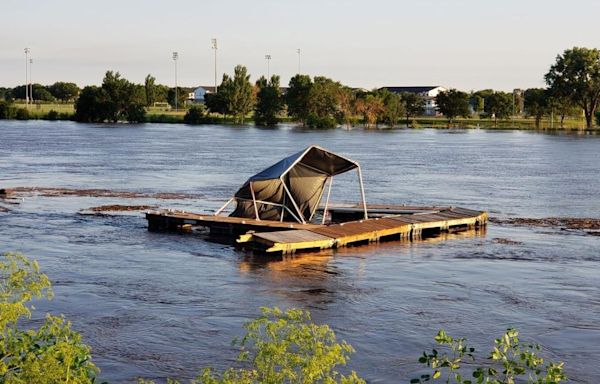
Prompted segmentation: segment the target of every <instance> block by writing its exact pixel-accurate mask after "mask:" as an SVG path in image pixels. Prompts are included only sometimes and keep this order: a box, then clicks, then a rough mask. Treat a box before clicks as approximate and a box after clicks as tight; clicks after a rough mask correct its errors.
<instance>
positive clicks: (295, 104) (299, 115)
mask: <svg viewBox="0 0 600 384" xmlns="http://www.w3.org/2000/svg"><path fill="white" fill-rule="evenodd" d="M312 85H313V83H312V80H311V79H310V76H308V75H300V74H298V75H296V76H294V77H292V78H291V79H290V82H289V88H288V90H287V93H286V95H285V99H286V103H287V108H288V114H289V115H290V116H292V117H293V118H294V119H296V120H298V121H301V122H302V125H306V119H307V118H308V115H309V113H310V110H309V99H310V89H311V88H312Z"/></svg>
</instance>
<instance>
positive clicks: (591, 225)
mask: <svg viewBox="0 0 600 384" xmlns="http://www.w3.org/2000/svg"><path fill="white" fill-rule="evenodd" d="M490 221H491V222H492V223H496V224H507V225H518V226H533V227H552V228H559V229H561V230H586V231H585V233H587V234H589V235H595V236H598V234H597V232H594V231H599V230H600V219H593V218H585V217H545V218H541V219H534V218H528V217H511V218H508V219H499V218H496V217H493V218H490Z"/></svg>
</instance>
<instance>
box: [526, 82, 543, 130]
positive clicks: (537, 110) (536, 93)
mask: <svg viewBox="0 0 600 384" xmlns="http://www.w3.org/2000/svg"><path fill="white" fill-rule="evenodd" d="M547 112H548V92H547V91H546V90H545V89H542V88H529V89H527V90H525V113H526V114H527V116H531V117H534V118H535V127H536V128H539V127H540V121H542V117H544V115H545V114H546V113H547Z"/></svg>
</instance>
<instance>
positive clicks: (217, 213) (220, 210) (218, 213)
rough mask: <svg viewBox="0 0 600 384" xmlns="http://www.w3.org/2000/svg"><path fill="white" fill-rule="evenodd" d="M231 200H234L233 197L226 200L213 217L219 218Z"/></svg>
mask: <svg viewBox="0 0 600 384" xmlns="http://www.w3.org/2000/svg"><path fill="white" fill-rule="evenodd" d="M233 200H235V197H232V198H231V199H229V200H227V202H226V203H225V204H223V206H222V207H221V208H219V209H218V210H217V212H215V216H219V215H220V214H221V212H223V211H224V210H225V208H227V206H228V205H229V204H231V203H232V202H233Z"/></svg>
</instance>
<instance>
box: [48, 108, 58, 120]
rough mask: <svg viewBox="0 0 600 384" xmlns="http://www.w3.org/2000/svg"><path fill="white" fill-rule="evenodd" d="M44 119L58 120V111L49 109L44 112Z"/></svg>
mask: <svg viewBox="0 0 600 384" xmlns="http://www.w3.org/2000/svg"><path fill="white" fill-rule="evenodd" d="M46 120H58V112H56V111H55V110H54V109H52V110H50V111H49V112H48V113H47V114H46Z"/></svg>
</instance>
